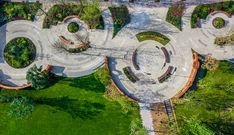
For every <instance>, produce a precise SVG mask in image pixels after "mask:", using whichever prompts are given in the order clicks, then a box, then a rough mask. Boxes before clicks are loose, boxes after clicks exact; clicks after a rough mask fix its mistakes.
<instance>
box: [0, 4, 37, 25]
mask: <svg viewBox="0 0 234 135" xmlns="http://www.w3.org/2000/svg"><path fill="white" fill-rule="evenodd" d="M40 7H41V4H40V3H39V2H36V3H28V2H26V3H19V2H17V3H16V2H10V3H7V2H0V26H1V25H4V24H5V23H7V22H10V21H14V20H17V19H24V20H31V21H32V20H33V19H34V17H35V16H36V13H37V11H38V10H39V8H40Z"/></svg>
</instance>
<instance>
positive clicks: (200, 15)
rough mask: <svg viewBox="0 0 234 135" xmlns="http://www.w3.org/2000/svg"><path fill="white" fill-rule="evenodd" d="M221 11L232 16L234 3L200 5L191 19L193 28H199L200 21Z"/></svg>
mask: <svg viewBox="0 0 234 135" xmlns="http://www.w3.org/2000/svg"><path fill="white" fill-rule="evenodd" d="M216 10H221V11H224V12H227V13H228V14H231V13H233V12H234V1H226V2H219V3H213V4H200V5H198V6H197V7H196V8H195V9H194V11H193V13H192V17H191V27H192V28H197V27H200V25H201V24H200V22H199V21H198V20H200V19H206V17H207V16H208V15H209V14H210V13H211V12H213V11H216Z"/></svg>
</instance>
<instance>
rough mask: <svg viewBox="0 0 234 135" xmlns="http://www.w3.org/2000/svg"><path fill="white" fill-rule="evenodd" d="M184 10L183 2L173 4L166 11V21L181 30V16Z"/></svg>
mask: <svg viewBox="0 0 234 135" xmlns="http://www.w3.org/2000/svg"><path fill="white" fill-rule="evenodd" d="M184 10H185V4H184V3H183V2H177V3H175V4H173V5H172V6H171V7H170V8H169V9H168V12H167V17H166V21H167V22H169V23H171V24H173V25H174V26H175V27H177V28H178V29H179V30H182V26H181V25H182V19H181V18H182V16H183V13H184Z"/></svg>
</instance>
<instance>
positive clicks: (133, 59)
mask: <svg viewBox="0 0 234 135" xmlns="http://www.w3.org/2000/svg"><path fill="white" fill-rule="evenodd" d="M136 56H137V49H136V50H135V51H134V52H133V54H132V64H133V66H134V68H135V69H136V70H139V69H140V67H139V65H138V63H137V59H136Z"/></svg>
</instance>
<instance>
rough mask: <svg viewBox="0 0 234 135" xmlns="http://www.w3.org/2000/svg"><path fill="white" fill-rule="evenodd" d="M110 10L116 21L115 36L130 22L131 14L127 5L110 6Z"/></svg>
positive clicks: (114, 21)
mask: <svg viewBox="0 0 234 135" xmlns="http://www.w3.org/2000/svg"><path fill="white" fill-rule="evenodd" d="M109 10H110V12H111V15H112V19H113V23H114V32H113V38H114V37H115V36H116V35H117V33H118V32H119V31H120V30H121V29H122V28H123V27H124V26H125V25H127V24H128V23H130V15H129V11H128V8H127V7H126V6H120V7H109Z"/></svg>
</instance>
